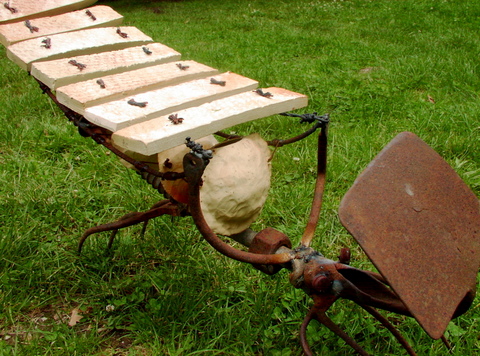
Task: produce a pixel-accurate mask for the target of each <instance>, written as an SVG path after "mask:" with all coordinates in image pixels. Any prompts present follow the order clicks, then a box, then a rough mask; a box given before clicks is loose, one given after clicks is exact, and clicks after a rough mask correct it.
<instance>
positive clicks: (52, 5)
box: [0, 0, 97, 23]
mask: <svg viewBox="0 0 480 356" xmlns="http://www.w3.org/2000/svg"><path fill="white" fill-rule="evenodd" d="M96 2H97V0H2V1H1V3H0V23H8V22H15V21H20V20H26V19H32V18H36V17H42V16H52V15H58V14H63V13H65V12H68V11H75V10H78V9H81V8H84V7H87V6H90V5H92V4H94V3H96ZM5 4H7V6H5ZM7 7H8V8H7Z"/></svg>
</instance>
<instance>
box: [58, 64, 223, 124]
mask: <svg viewBox="0 0 480 356" xmlns="http://www.w3.org/2000/svg"><path fill="white" fill-rule="evenodd" d="M182 64H184V65H188V67H189V68H188V70H179V69H178V67H177V66H176V63H174V62H172V63H167V64H160V65H156V66H152V67H146V68H141V69H137V70H132V71H128V72H123V73H118V74H113V75H108V76H103V77H102V78H101V80H102V81H103V83H104V84H105V88H101V87H100V85H99V83H98V82H97V80H98V79H91V80H87V81H84V82H79V83H75V84H70V85H67V86H64V87H60V88H58V89H57V92H56V95H57V99H58V101H59V102H60V103H62V104H63V105H65V106H67V107H68V108H70V109H72V110H73V111H75V112H77V113H79V114H82V115H83V114H84V113H85V109H86V108H87V107H90V106H94V105H99V104H103V103H106V102H109V101H113V100H120V99H124V98H125V97H128V96H132V95H135V94H138V93H142V92H145V91H150V90H156V89H160V88H164V87H167V86H171V85H176V84H180V83H183V82H187V81H191V80H195V79H200V78H205V77H207V76H212V75H215V74H217V73H218V71H217V70H216V69H214V68H211V67H208V66H206V65H203V64H200V63H197V62H194V61H184V62H182Z"/></svg>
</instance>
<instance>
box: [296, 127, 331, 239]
mask: <svg viewBox="0 0 480 356" xmlns="http://www.w3.org/2000/svg"><path fill="white" fill-rule="evenodd" d="M327 129H328V126H327V125H323V126H322V130H321V131H320V135H319V136H318V156H317V157H318V158H317V181H316V185H315V192H314V195H313V203H312V208H311V211H310V217H309V219H308V223H307V227H306V228H305V231H304V233H303V235H302V240H301V244H302V245H303V246H305V247H308V246H310V244H311V242H312V239H313V236H314V234H315V229H316V227H317V224H318V219H319V217H320V211H321V209H322V199H323V191H324V188H325V174H326V171H327Z"/></svg>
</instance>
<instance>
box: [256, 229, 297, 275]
mask: <svg viewBox="0 0 480 356" xmlns="http://www.w3.org/2000/svg"><path fill="white" fill-rule="evenodd" d="M282 246H285V247H288V248H291V247H292V243H291V242H290V239H289V238H288V236H287V235H285V234H284V233H282V232H280V231H278V230H275V229H273V228H271V227H268V228H266V229H264V230H262V231H260V232H259V233H258V234H257V235H256V236H255V238H254V239H253V240H252V243H251V244H250V247H249V249H248V252H252V253H259V254H266V255H273V254H274V253H275V252H276V251H277V250H278V249H279V248H280V247H282ZM253 267H255V268H256V269H258V270H260V271H262V272H264V273H266V274H269V275H273V274H275V273H277V272H278V271H280V270H281V269H282V267H281V266H280V265H253Z"/></svg>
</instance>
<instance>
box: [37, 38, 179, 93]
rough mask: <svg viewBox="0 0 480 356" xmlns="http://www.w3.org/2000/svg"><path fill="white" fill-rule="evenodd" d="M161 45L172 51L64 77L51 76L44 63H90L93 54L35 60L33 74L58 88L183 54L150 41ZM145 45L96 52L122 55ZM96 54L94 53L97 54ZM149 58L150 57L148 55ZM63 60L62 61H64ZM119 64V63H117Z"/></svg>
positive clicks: (50, 85)
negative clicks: (74, 61) (126, 63)
mask: <svg viewBox="0 0 480 356" xmlns="http://www.w3.org/2000/svg"><path fill="white" fill-rule="evenodd" d="M157 45H158V46H160V47H161V49H162V50H165V49H167V48H168V49H169V50H171V52H169V53H165V54H162V55H161V56H159V57H151V58H150V59H151V60H150V61H145V62H136V63H133V64H131V65H123V64H120V66H119V67H115V66H112V67H109V68H106V69H102V70H99V71H94V72H89V71H76V72H73V73H70V74H67V75H65V76H64V77H54V78H52V77H51V76H49V73H45V72H44V71H43V68H42V67H43V64H47V63H48V62H55V61H57V62H58V63H59V64H60V62H59V61H60V60H63V61H64V62H66V63H68V62H69V61H70V60H77V61H78V62H80V63H85V64H87V65H88V57H89V56H91V54H88V55H81V56H72V57H68V58H61V59H55V60H52V61H43V62H35V63H33V65H32V70H31V73H30V74H31V75H32V76H33V77H35V78H36V79H38V80H39V81H41V82H42V83H44V84H45V85H46V86H48V87H49V88H50V89H52V90H56V89H57V88H59V87H62V86H66V85H69V84H73V83H77V82H81V81H86V80H90V79H95V78H100V77H102V76H105V75H112V74H114V73H121V72H126V71H130V70H136V69H140V68H144V67H149V66H154V65H158V64H164V63H169V62H173V61H178V60H180V58H181V54H180V53H178V52H177V51H175V50H173V49H171V48H169V47H167V46H165V45H162V44H161V43H149V44H148V46H149V48H152V47H155V46H157ZM143 47H144V46H143V45H140V46H132V47H127V48H123V49H120V50H115V51H105V52H100V53H95V54H98V55H99V56H102V57H103V56H105V57H106V58H108V56H110V55H113V56H116V55H121V54H122V52H123V51H130V50H136V49H138V51H139V52H140V51H142V52H143V49H142V48H143ZM95 54H94V55H95ZM147 59H148V57H147ZM63 61H62V62H63ZM117 65H118V63H117Z"/></svg>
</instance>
